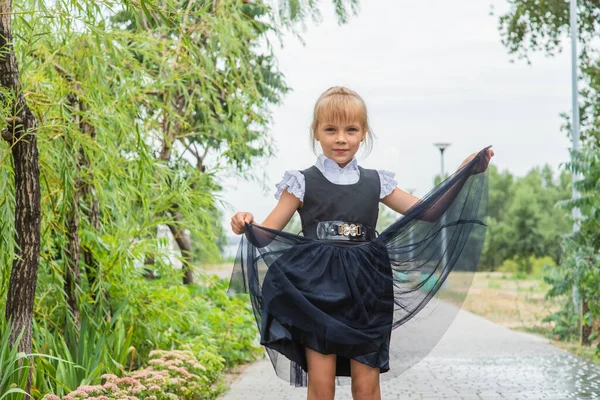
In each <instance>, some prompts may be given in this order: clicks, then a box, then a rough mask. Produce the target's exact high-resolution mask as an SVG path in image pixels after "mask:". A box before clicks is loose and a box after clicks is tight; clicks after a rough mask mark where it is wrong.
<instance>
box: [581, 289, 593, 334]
mask: <svg viewBox="0 0 600 400" xmlns="http://www.w3.org/2000/svg"><path fill="white" fill-rule="evenodd" d="M589 311H590V307H589V304H588V302H587V301H586V300H585V299H584V298H582V299H581V315H580V316H579V320H580V321H583V316H584V315H585V314H586V313H588V312H589ZM592 328H593V327H592V325H583V323H581V324H579V343H580V344H581V345H582V346H589V345H590V335H591V334H592Z"/></svg>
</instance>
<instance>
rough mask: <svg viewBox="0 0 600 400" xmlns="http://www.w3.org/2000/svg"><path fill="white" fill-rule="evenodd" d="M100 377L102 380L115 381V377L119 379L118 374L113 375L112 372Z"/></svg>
mask: <svg viewBox="0 0 600 400" xmlns="http://www.w3.org/2000/svg"><path fill="white" fill-rule="evenodd" d="M100 378H102V380H103V381H104V382H103V383H105V382H116V381H117V379H119V377H118V376H116V375H113V374H104V375H102V376H101V377H100Z"/></svg>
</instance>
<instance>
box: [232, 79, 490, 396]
mask: <svg viewBox="0 0 600 400" xmlns="http://www.w3.org/2000/svg"><path fill="white" fill-rule="evenodd" d="M311 135H312V140H313V145H315V147H316V143H317V142H318V143H319V145H320V147H321V150H322V154H320V155H319V156H318V158H317V160H316V163H315V165H314V166H312V167H310V168H307V169H304V170H294V171H286V172H285V174H284V176H283V179H282V180H281V182H279V183H278V184H277V185H276V186H277V193H276V194H275V197H276V198H277V199H278V200H279V202H278V203H277V205H276V206H275V208H274V209H273V211H272V212H271V213H270V214H269V216H268V217H267V218H266V219H265V220H264V221H263V222H262V223H261V224H260V225H259V224H256V223H255V221H254V216H253V215H252V214H251V213H249V212H238V213H236V214H235V215H234V216H233V217H232V218H231V228H232V230H233V232H234V233H236V234H242V233H245V235H244V236H242V242H241V244H240V248H239V251H238V255H237V258H236V263H235V266H234V271H233V274H232V279H231V282H230V287H229V292H230V293H235V292H238V291H244V292H249V293H250V298H251V300H252V306H253V310H254V313H255V316H256V321H257V324H258V327H259V330H260V333H261V344H262V345H264V346H265V347H266V349H267V353H268V355H269V357H270V359H271V361H272V363H273V367H274V368H275V371H276V373H277V376H279V377H280V378H282V379H284V380H286V381H289V382H290V384H294V385H296V386H308V399H309V400H312V399H333V398H334V393H335V383H336V380H337V383H338V384H344V383H342V382H347V381H342V380H340V377H351V384H352V386H351V389H352V395H353V398H354V399H380V398H381V394H380V388H379V385H380V374H382V373H384V372H386V373H387V372H388V371H390V370H392V371H395V372H394V373H393V374H389V375H390V377H392V376H396V375H398V374H399V373H400V372H402V371H404V370H406V369H408V368H409V367H410V366H411V365H414V363H415V362H417V361H418V359H421V358H423V357H424V356H425V355H426V353H427V352H428V351H427V350H426V351H416V350H415V349H416V348H417V347H418V346H422V347H421V349H424V348H427V349H428V350H430V349H431V348H432V347H433V346H434V345H435V343H437V341H438V340H439V338H441V335H442V334H443V331H445V329H444V328H446V327H447V326H448V325H449V324H450V322H451V319H449V318H447V316H448V315H451V314H452V313H451V312H444V313H442V314H443V315H444V316H445V317H431V318H429V320H428V323H427V324H426V323H421V324H420V325H417V326H418V327H419V329H420V330H414V329H413V333H414V332H418V333H417V335H416V336H415V335H413V336H412V337H411V336H410V333H408V332H405V333H403V334H402V336H400V335H395V336H394V337H395V338H397V340H396V339H394V340H392V337H391V336H392V335H391V333H392V330H393V329H395V328H397V327H399V326H400V325H404V324H405V323H406V322H408V321H409V320H410V319H412V318H413V317H414V316H415V315H416V314H417V313H418V312H419V311H421V310H422V309H423V308H424V307H425V306H426V305H427V304H428V303H429V302H430V301H431V299H432V297H433V296H434V294H436V293H437V292H438V290H439V289H440V288H441V286H442V284H443V283H444V281H445V280H446V278H447V277H448V274H449V272H450V271H451V270H452V269H453V267H454V266H455V265H459V266H460V267H459V268H460V270H461V271H462V272H463V273H469V272H470V273H471V274H472V272H473V271H474V270H475V269H476V266H477V262H478V257H479V254H480V252H481V247H482V244H483V238H484V236H485V223H484V220H485V217H486V212H487V207H486V206H487V201H486V200H487V186H486V182H487V181H486V176H487V174H481V172H483V171H485V170H486V169H487V165H488V163H489V160H490V159H491V157H492V156H493V155H494V152H493V151H492V150H490V148H489V147H487V148H485V149H483V150H481V151H480V152H479V153H473V154H471V155H470V156H469V157H467V159H466V160H465V161H464V162H463V163H462V165H461V167H460V168H459V170H458V171H457V172H455V173H454V174H453V175H452V176H450V177H449V178H447V179H446V180H444V181H443V182H442V183H440V185H438V186H437V187H436V188H434V189H433V190H432V191H431V192H430V193H428V194H427V195H426V196H425V197H424V198H423V199H419V198H417V197H415V196H413V195H411V194H409V193H407V192H405V191H403V190H401V189H399V188H397V187H396V185H397V182H396V181H395V180H394V173H392V172H389V171H385V170H371V169H365V168H362V167H361V166H359V165H358V163H357V160H356V157H355V155H356V153H357V152H358V150H359V149H361V148H362V147H363V146H365V147H367V148H370V147H371V142H372V139H373V135H372V132H371V129H370V127H369V123H368V117H367V108H366V106H365V103H364V101H363V100H362V98H361V97H360V96H359V95H358V94H357V93H356V92H354V91H352V90H349V89H347V88H344V87H332V88H330V89H328V90H327V91H325V92H324V93H323V94H322V95H321V96H320V97H319V99H318V100H317V102H316V104H315V108H314V117H313V122H312V126H311ZM380 202H382V203H383V204H385V205H386V206H388V207H389V208H391V209H392V210H394V211H396V212H398V213H400V214H403V216H402V217H400V218H399V219H398V220H396V221H395V222H394V223H393V224H391V225H390V226H389V227H388V228H386V229H385V230H384V231H383V232H382V233H381V234H379V235H377V232H376V231H375V229H374V227H375V225H376V223H377V217H378V211H379V203H380ZM296 211H298V213H299V214H300V219H301V222H302V233H303V235H294V234H291V233H288V232H284V231H282V229H283V228H284V227H285V226H286V225H287V223H288V222H289V221H290V219H291V218H292V216H293V214H294V212H296ZM459 268H457V269H459ZM467 281H468V280H467ZM467 286H468V285H467ZM453 290H455V293H454V297H455V298H456V297H457V298H459V299H462V298H464V296H465V295H466V291H468V288H466V289H465V288H464V287H463V288H453ZM461 291H462V292H461ZM460 303H462V300H461V301H460ZM454 314H456V312H454ZM435 318H437V319H435ZM443 318H445V319H443ZM413 325H414V324H413ZM440 327H442V329H441V330H440V329H439V328H440ZM413 328H415V327H413ZM394 332H397V331H396V330H395V331H394ZM426 336H430V338H429V340H426V339H425V337H426ZM409 338H410V340H409ZM409 341H410V342H411V343H408V342H409ZM421 343H426V345H422V344H421ZM390 347H391V348H392V349H390ZM410 357H412V359H411V361H410V362H409V361H407V360H408V359H409V358H410ZM394 361H397V362H394ZM394 364H397V365H394ZM386 375H388V374H386ZM346 379H347V378H346Z"/></svg>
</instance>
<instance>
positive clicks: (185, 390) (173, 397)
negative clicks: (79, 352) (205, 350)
mask: <svg viewBox="0 0 600 400" xmlns="http://www.w3.org/2000/svg"><path fill="white" fill-rule="evenodd" d="M149 357H150V360H149V364H150V365H149V366H148V367H146V368H144V369H141V370H137V371H134V372H133V373H131V374H130V376H126V377H123V378H119V377H118V376H116V375H113V374H104V375H102V382H101V384H100V385H93V386H91V385H87V386H80V387H78V388H77V390H75V391H73V392H71V393H69V394H68V395H66V396H63V397H62V399H61V398H60V397H59V396H56V395H53V394H47V395H46V396H44V400H82V399H86V400H112V399H123V400H184V399H186V400H187V399H189V400H199V399H214V398H216V396H217V395H218V394H219V393H221V392H222V389H223V387H222V385H217V387H216V388H213V385H212V383H214V382H213V379H212V377H211V374H210V373H208V374H207V372H210V371H208V370H207V368H206V367H205V366H204V365H202V364H201V363H200V362H199V361H198V359H197V358H196V357H195V356H194V353H192V352H191V351H189V350H171V351H166V350H153V351H151V352H150V354H149Z"/></svg>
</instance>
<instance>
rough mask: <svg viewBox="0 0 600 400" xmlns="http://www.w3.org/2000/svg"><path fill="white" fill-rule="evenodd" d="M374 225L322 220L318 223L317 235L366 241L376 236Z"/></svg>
mask: <svg viewBox="0 0 600 400" xmlns="http://www.w3.org/2000/svg"><path fill="white" fill-rule="evenodd" d="M376 232H377V231H376V230H375V228H373V227H372V226H368V225H364V224H359V223H356V222H347V221H320V222H319V223H318V224H317V237H318V238H319V239H328V240H352V241H366V240H373V239H375V237H376Z"/></svg>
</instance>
